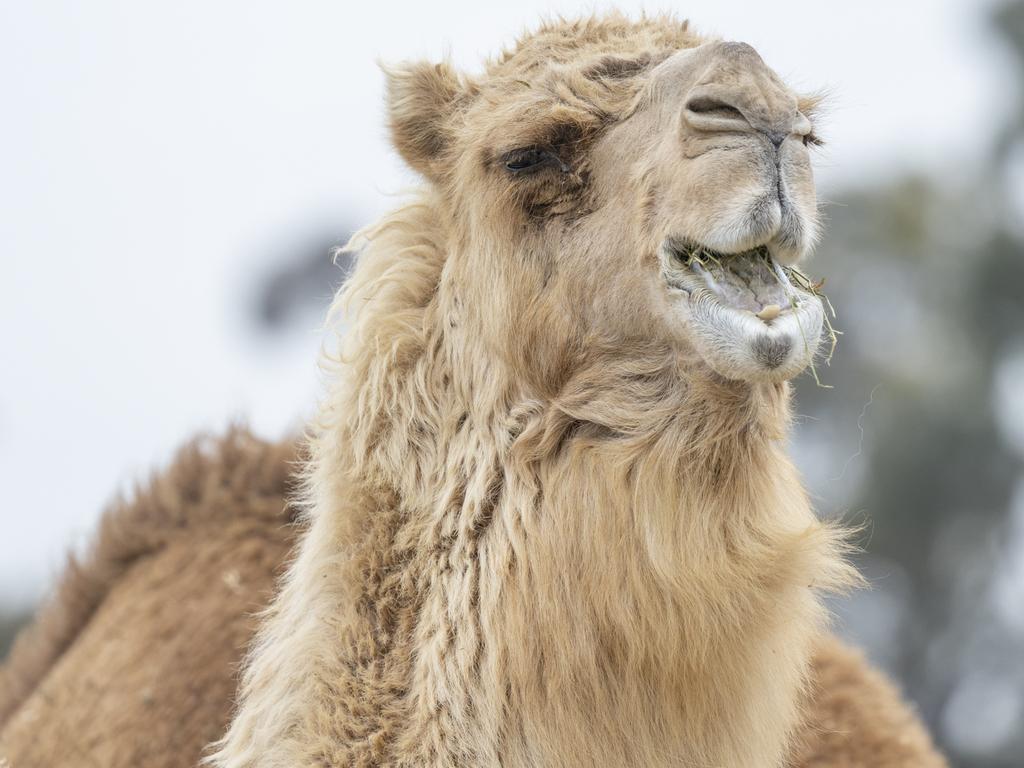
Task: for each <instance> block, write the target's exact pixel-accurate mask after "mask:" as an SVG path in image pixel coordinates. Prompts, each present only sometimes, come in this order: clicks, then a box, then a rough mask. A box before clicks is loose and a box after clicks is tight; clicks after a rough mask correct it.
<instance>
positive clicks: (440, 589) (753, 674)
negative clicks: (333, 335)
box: [211, 197, 850, 768]
mask: <svg viewBox="0 0 1024 768" xmlns="http://www.w3.org/2000/svg"><path fill="white" fill-rule="evenodd" d="M439 218H440V217H439V203H438V202H437V201H436V200H434V199H433V198H431V197H424V198H422V199H421V200H420V201H418V202H417V203H415V204H412V205H410V206H407V207H406V208H404V209H402V210H400V211H399V212H397V213H396V214H394V215H392V216H391V217H390V218H389V219H388V220H386V221H385V222H384V223H383V224H381V225H379V226H378V227H377V228H376V229H374V230H372V231H370V232H369V233H367V235H366V236H365V243H364V251H363V254H362V256H361V258H360V262H359V266H358V268H357V270H356V273H355V274H354V276H353V277H352V279H351V281H350V283H349V285H348V287H347V289H346V291H345V293H344V295H343V296H342V297H341V298H340V299H339V303H338V306H339V307H341V306H343V305H344V306H346V307H347V311H348V312H349V313H350V314H349V318H350V325H349V331H348V342H347V344H346V346H345V348H344V352H343V353H342V354H341V356H340V358H339V359H336V360H332V361H329V367H330V369H331V370H332V372H333V374H334V384H333V387H332V389H331V391H330V393H329V395H328V397H327V399H326V402H325V403H324V405H323V408H322V411H321V418H320V419H319V421H318V423H317V425H316V427H315V430H314V435H313V438H312V446H313V456H314V460H313V462H312V465H311V467H310V469H309V472H308V478H307V499H306V505H307V506H306V508H307V512H308V526H309V527H308V531H307V533H306V535H305V538H304V541H303V544H302V546H301V550H300V552H299V554H298V557H297V559H296V561H295V562H294V563H293V565H292V567H291V569H290V571H289V573H288V575H287V577H286V580H285V582H284V584H283V585H282V589H281V592H280V594H279V596H278V598H277V599H276V601H275V603H274V605H273V607H272V609H271V612H270V614H269V616H268V618H267V620H266V622H265V626H264V628H263V631H262V632H261V634H260V637H259V640H258V643H257V645H256V646H255V648H254V649H253V651H252V654H251V658H250V662H249V665H248V668H247V671H246V674H245V678H244V683H243V687H242V695H241V700H240V708H239V711H238V714H237V716H236V718H235V720H234V723H233V725H232V726H231V729H230V731H229V732H228V734H227V735H226V736H225V738H224V739H223V741H222V742H221V743H220V744H219V745H218V751H217V753H216V755H214V756H213V757H212V758H211V762H212V764H214V765H217V766H231V767H232V768H241V766H261V767H262V768H271V767H280V768H284V767H285V766H288V767H289V768H291V767H292V766H297V765H332V766H348V765H394V766H414V765H416V766H421V765H437V766H465V765H480V766H483V765H494V766H497V765H502V766H523V767H524V768H525V766H582V765H605V766H662V765H664V766H668V765H673V766H679V765H685V766H744V767H746V766H779V765H781V764H782V762H783V760H784V755H785V752H786V749H787V739H788V737H789V734H790V733H791V731H792V729H793V727H794V725H795V723H796V722H797V719H798V716H799V713H798V706H797V702H798V700H799V698H800V695H801V693H802V687H803V680H804V674H805V667H806V664H807V660H808V655H809V646H810V643H811V642H812V640H813V638H814V636H815V634H816V633H817V632H818V630H819V628H820V626H821V624H822V621H823V611H822V608H821V606H820V604H819V601H818V599H817V597H816V595H815V592H816V590H817V589H819V588H820V589H829V588H834V587H836V586H838V585H841V584H842V583H844V582H846V581H848V580H849V579H850V573H849V571H848V570H847V567H846V566H845V565H844V564H843V561H842V559H841V557H840V554H839V553H840V549H841V544H840V540H839V538H838V536H837V534H836V533H835V532H833V531H831V530H830V529H828V528H826V527H823V526H822V525H821V524H820V523H818V522H817V521H816V519H815V518H814V516H813V514H812V513H811V511H810V508H809V505H808V503H807V500H806V498H805V496H804V493H803V491H802V490H801V487H800V484H799V481H798V478H797V477H796V475H795V472H794V470H793V468H792V466H791V464H790V463H789V461H788V460H787V459H786V457H785V455H784V453H783V452H782V450H781V448H780V446H779V442H780V440H781V439H782V437H783V435H784V431H785V428H786V424H787V421H788V405H787V401H788V388H787V387H786V386H785V385H781V386H774V385H773V386H764V387H751V386H750V385H747V384H739V383H733V382H726V381H724V380H721V379H716V378H715V377H713V376H711V375H710V374H704V373H698V374H695V373H694V372H693V370H692V368H693V367H694V363H693V361H685V360H680V359H678V356H673V355H672V354H669V352H668V351H667V350H664V349H660V348H657V347H653V346H651V345H645V344H643V343H642V342H639V341H638V342H637V344H636V345H628V346H629V348H628V350H626V351H623V349H622V348H621V346H622V345H620V346H619V348H617V349H616V348H611V347H609V348H608V349H602V348H601V347H600V345H595V347H594V349H593V350H591V351H588V352H587V353H585V354H582V353H581V354H580V355H579V356H578V358H577V359H574V360H573V361H572V364H571V365H568V364H566V366H565V371H564V373H563V374H562V375H561V376H560V378H559V380H558V382H557V386H556V387H555V388H554V390H553V391H552V392H549V393H547V394H539V393H538V390H537V388H536V387H534V386H532V385H530V384H529V383H527V382H523V381H521V380H520V379H519V378H518V377H517V376H516V374H515V371H514V369H513V366H510V365H508V364H507V363H505V362H503V361H502V358H501V355H500V354H498V353H496V352H495V351H494V350H491V349H487V348H486V344H485V343H484V342H483V341H481V339H482V338H484V337H483V336H482V335H481V334H480V333H479V332H478V330H479V329H478V327H477V326H476V321H475V320H474V318H472V317H471V316H470V315H468V314H467V313H466V312H465V310H464V309H463V307H464V306H465V303H464V302H462V301H461V300H460V299H461V297H460V296H459V295H458V294H457V292H456V291H455V288H454V281H453V280H451V279H450V275H448V271H449V270H450V269H451V260H450V259H447V258H446V256H447V249H448V248H449V247H450V246H449V244H448V243H446V242H445V239H444V237H443V235H442V231H441V228H440V227H439V225H438V224H437V222H438V220H439Z"/></svg>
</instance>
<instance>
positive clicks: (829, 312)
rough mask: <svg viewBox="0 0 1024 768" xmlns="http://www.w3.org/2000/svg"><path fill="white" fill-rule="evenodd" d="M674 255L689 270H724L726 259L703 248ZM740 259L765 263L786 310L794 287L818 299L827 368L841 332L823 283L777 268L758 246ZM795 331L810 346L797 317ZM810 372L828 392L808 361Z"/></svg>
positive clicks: (792, 305)
mask: <svg viewBox="0 0 1024 768" xmlns="http://www.w3.org/2000/svg"><path fill="white" fill-rule="evenodd" d="M677 255H678V257H679V258H680V260H681V261H682V262H683V263H684V264H686V266H688V267H692V266H693V265H694V263H696V264H697V265H698V266H699V267H700V268H704V267H705V266H706V265H707V264H708V263H709V262H710V263H712V264H714V265H715V266H716V267H718V268H719V269H725V266H724V265H723V264H722V260H723V259H729V258H730V256H728V255H725V254H720V253H717V252H715V251H712V250H710V249H708V248H704V247H703V246H687V247H686V248H685V249H683V250H681V251H678V252H677ZM742 255H751V256H754V257H760V258H762V259H764V260H765V261H766V262H767V263H768V266H769V269H770V271H771V273H772V274H773V275H775V277H776V280H778V282H779V284H780V285H782V287H783V289H784V290H785V291H786V293H787V295H788V296H789V303H790V308H792V309H796V303H797V302H796V296H795V295H794V294H793V292H792V289H793V287H794V286H795V287H796V288H799V289H800V290H801V291H803V292H805V293H809V294H811V295H812V296H816V297H818V299H820V300H821V301H822V303H823V304H824V305H825V308H826V311H825V312H824V313H823V316H824V318H825V331H826V333H827V334H828V340H829V347H828V352H827V353H826V354H825V356H824V358H823V359H824V361H825V365H831V364H832V356H833V355H834V354H835V351H836V346H837V345H838V344H839V337H840V336H842V335H843V332H842V331H840V330H837V329H836V327H835V325H834V324H833V323H832V321H833V320H835V319H836V310H835V307H833V306H832V301H831V300H830V299H829V297H828V294H826V293H825V292H824V291H823V290H822V288H823V287H824V285H825V279H824V278H822V279H821V280H818V281H814V280H812V279H811V278H810V277H809V276H808V275H806V274H804V273H803V272H801V271H800V270H799V269H797V268H796V267H791V266H783V265H781V264H778V263H777V262H776V261H775V260H774V259H772V257H771V254H769V252H768V248H767V247H766V246H763V245H761V246H758V247H757V248H755V249H754V250H753V251H750V252H748V254H742ZM797 327H799V328H800V335H801V336H803V340H804V348H805V349H807V348H809V347H810V343H809V342H808V340H807V336H806V334H805V333H804V329H803V327H802V326H800V320H799V316H797ZM810 368H811V375H812V376H814V383H815V384H817V385H818V386H819V387H821V388H823V389H832V385H831V384H823V383H822V381H821V378H820V377H819V376H818V370H817V366H816V365H815V364H814V361H813V360H811V365H810Z"/></svg>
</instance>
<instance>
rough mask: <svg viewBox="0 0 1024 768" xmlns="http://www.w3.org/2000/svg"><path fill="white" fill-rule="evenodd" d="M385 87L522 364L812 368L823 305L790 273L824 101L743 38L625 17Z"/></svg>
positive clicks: (769, 374)
mask: <svg viewBox="0 0 1024 768" xmlns="http://www.w3.org/2000/svg"><path fill="white" fill-rule="evenodd" d="M388 77H389V110H390V115H389V117H390V124H391V130H392V135H393V139H394V142H395V145H396V146H397V148H398V150H399V152H400V153H401V154H402V156H403V157H404V159H405V160H406V161H407V162H408V163H409V165H411V166H412V167H413V168H414V169H415V170H417V171H419V172H420V173H421V174H422V175H423V176H424V177H426V178H427V179H428V180H429V181H430V182H432V184H433V186H434V188H435V189H436V191H437V193H438V197H439V199H440V200H441V207H442V209H443V210H442V212H441V213H440V214H439V215H440V216H441V217H442V218H443V226H444V228H445V232H446V239H447V244H446V249H447V252H448V261H449V263H448V264H447V265H446V267H445V269H446V272H447V273H448V277H449V278H450V280H451V284H452V285H457V286H458V294H459V295H458V299H457V301H458V306H459V307H460V311H461V312H462V313H463V314H464V315H466V316H467V317H464V318H462V319H464V320H472V319H473V318H475V326H474V328H475V329H476V330H477V331H479V333H480V334H481V335H482V337H483V338H484V340H485V341H488V340H489V341H492V342H494V343H493V345H492V348H500V349H501V350H502V354H505V355H506V356H509V357H510V361H511V362H512V363H513V364H515V365H516V366H517V368H518V369H520V370H525V371H527V372H529V371H531V370H532V371H533V372H534V374H535V378H536V379H537V380H538V381H540V382H542V383H544V379H545V377H547V378H548V379H550V378H551V376H552V375H555V374H552V373H551V372H552V371H556V372H557V371H562V370H566V369H571V368H572V362H571V361H572V359H573V358H574V356H575V357H581V356H586V355H588V354H591V355H592V353H593V350H594V349H597V348H601V349H605V350H609V349H620V350H628V349H639V348H643V349H645V350H650V349H652V348H653V347H657V348H659V349H661V350H670V351H671V354H672V355H674V356H675V358H676V359H683V360H688V361H690V363H691V364H687V365H683V366H679V370H681V371H683V372H684V375H694V373H693V372H694V371H697V372H698V373H703V374H705V375H707V374H709V373H713V374H717V375H720V376H724V377H726V378H728V379H733V380H741V381H747V382H779V381H782V380H786V379H789V378H791V377H793V376H795V375H796V374H798V373H799V372H801V371H802V370H803V369H804V368H805V367H806V366H807V365H808V364H809V363H810V362H811V360H812V358H813V356H814V354H815V351H816V349H817V346H818V339H819V335H820V333H821V329H822V322H823V317H824V315H823V310H822V305H821V302H820V300H819V299H818V298H817V297H816V296H815V295H813V294H812V293H811V292H809V291H807V290H803V289H802V288H801V286H800V284H799V283H795V282H794V281H791V280H790V279H789V275H790V274H791V273H790V270H791V268H792V267H793V265H794V264H796V263H797V262H798V261H799V260H801V259H802V258H804V257H805V256H806V255H807V254H808V253H809V252H810V251H811V249H812V246H813V244H814V241H815V238H816V236H817V233H818V217H817V204H816V198H815V190H814V182H813V179H812V172H811V161H810V156H809V149H810V147H811V145H813V144H815V143H816V141H817V139H816V138H815V135H814V133H813V126H812V122H811V114H810V113H811V108H812V107H813V103H814V102H813V100H812V99H802V98H801V97H800V96H798V95H797V94H796V93H794V92H793V91H792V90H791V89H790V88H788V87H787V86H786V85H785V84H784V83H783V82H782V80H781V79H780V78H779V77H778V75H776V74H775V73H774V72H773V71H772V70H771V69H769V67H768V66H767V65H766V64H765V63H764V61H762V59H761V57H760V56H759V55H758V54H757V52H756V51H755V50H754V49H753V48H751V47H750V46H749V45H747V44H745V43H739V42H723V41H717V40H703V39H701V38H699V37H697V36H696V35H695V34H694V33H693V32H691V31H690V30H689V29H688V28H687V26H686V24H682V23H679V22H677V21H675V20H666V19H645V20H643V21H640V22H630V21H627V20H625V19H623V18H621V17H618V18H616V17H613V18H612V19H610V20H609V19H603V20H601V21H584V22H578V23H559V24H557V25H551V26H548V27H544V28H542V29H541V30H539V31H538V32H536V33H534V34H532V35H530V36H528V37H526V38H524V39H522V40H521V41H520V42H519V43H518V45H517V46H516V47H515V48H514V49H513V50H511V51H509V52H507V53H505V54H504V55H503V56H502V57H501V58H499V59H497V60H495V61H493V62H491V63H490V64H489V65H488V66H487V68H486V70H485V72H484V73H483V74H482V75H479V76H475V77H470V76H466V75H463V74H460V73H458V72H456V71H455V70H454V69H453V68H452V67H451V66H450V65H448V64H445V63H442V64H428V63H418V64H409V65H404V66H400V67H397V68H394V69H391V70H389V71H388ZM804 285H806V284H804ZM547 383H548V384H550V385H553V386H557V385H558V382H557V381H548V382H547Z"/></svg>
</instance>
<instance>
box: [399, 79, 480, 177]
mask: <svg viewBox="0 0 1024 768" xmlns="http://www.w3.org/2000/svg"><path fill="white" fill-rule="evenodd" d="M383 69H384V74H385V75H386V76H387V92H388V96H387V98H388V123H389V125H390V128H391V141H392V143H393V144H394V145H395V149H397V150H398V153H399V154H400V155H401V156H402V159H404V160H405V162H407V163H408V164H409V165H410V166H411V167H412V168H413V170H415V171H418V172H419V173H422V174H423V175H424V176H426V177H427V178H429V179H435V178H436V177H437V175H438V174H437V172H436V169H437V167H438V166H437V162H436V161H437V160H438V159H439V158H440V157H441V155H442V154H443V153H444V151H445V150H446V149H447V148H448V145H449V143H450V141H451V134H450V126H449V120H450V118H451V116H452V113H453V112H454V110H455V105H456V102H458V100H459V98H460V97H461V96H462V95H463V85H462V81H461V79H460V78H459V75H458V73H457V72H456V71H455V70H454V69H453V68H452V66H451V65H450V64H448V63H447V62H442V63H440V64H431V63H429V62H426V61H423V62H409V63H404V64H399V65H398V66H394V67H383Z"/></svg>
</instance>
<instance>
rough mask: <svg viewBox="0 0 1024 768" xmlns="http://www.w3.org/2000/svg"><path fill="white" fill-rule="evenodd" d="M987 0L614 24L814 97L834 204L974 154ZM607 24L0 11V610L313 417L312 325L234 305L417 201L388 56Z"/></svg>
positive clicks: (491, 45)
mask: <svg viewBox="0 0 1024 768" xmlns="http://www.w3.org/2000/svg"><path fill="white" fill-rule="evenodd" d="M990 4H991V3H988V2H977V1H976V0H975V1H972V0H927V1H926V0H910V1H907V0H903V1H901V2H893V1H892V0H889V1H888V2H861V3H829V2H823V1H822V0H814V1H808V2H798V1H797V0H774V1H773V2H771V3H763V2H751V0H742V1H741V0H694V1H693V2H688V3H686V4H671V3H665V4H659V3H646V4H643V5H640V4H637V3H631V2H624V3H618V4H616V5H617V7H619V8H621V9H623V10H625V11H627V12H629V13H636V12H638V10H639V9H640V8H641V7H646V8H647V9H648V10H650V11H657V10H674V11H676V12H677V13H678V14H679V15H680V16H683V17H689V18H690V19H692V20H693V22H694V23H695V24H696V26H697V28H698V29H700V30H702V31H707V32H713V33H717V34H720V35H723V36H725V37H728V38H732V39H737V40H744V41H747V42H749V43H751V44H753V45H754V46H755V47H756V48H757V49H758V50H759V51H760V53H761V54H762V56H763V57H764V58H765V60H766V61H767V62H768V63H769V64H770V65H771V66H773V67H774V68H775V69H776V70H777V71H778V72H780V74H782V75H783V76H784V77H786V78H787V79H788V80H789V81H790V83H791V84H793V85H795V86H797V87H800V88H805V89H808V90H810V89H818V88H823V87H824V88H828V89H829V90H830V91H831V92H832V94H833V98H832V108H831V110H830V113H829V116H828V119H827V121H826V123H825V125H824V126H823V129H822V131H821V132H822V133H823V134H824V136H825V138H826V139H827V140H828V147H827V149H826V150H824V151H823V152H822V153H821V154H820V155H819V159H820V162H819V167H818V172H819V178H820V180H821V183H822V189H823V192H824V196H825V197H826V198H827V197H828V195H829V191H830V190H836V189H837V188H840V187H841V186H842V185H843V184H844V183H849V182H856V181H857V180H860V179H864V178H866V177H872V176H877V175H878V174H885V173H894V172H896V171H900V170H907V169H923V170H927V171H929V172H932V173H935V174H939V175H941V174H948V175H949V176H950V177H951V178H953V177H955V176H956V174H957V172H958V169H960V168H962V167H964V166H965V165H966V164H969V163H970V162H971V159H972V158H973V157H976V156H977V155H978V153H979V152H980V151H981V149H982V148H983V147H984V145H985V142H986V139H987V138H988V137H989V136H991V133H992V131H993V129H994V128H995V126H996V125H998V123H999V118H1000V115H1001V114H1003V113H1005V110H1006V109H1007V106H1006V105H1005V104H1004V105H1002V106H998V105H999V99H1000V97H1001V95H1002V94H1001V93H1000V83H1001V82H1002V81H1003V78H1004V77H1005V73H1006V59H1005V56H1006V53H1005V51H1003V50H1002V49H1000V48H999V47H997V46H996V45H995V43H994V42H993V40H992V39H991V38H989V37H986V36H985V30H984V27H983V25H982V14H981V11H982V10H983V9H984V8H985V7H987V6H989V5H990ZM354 6H355V7H354ZM602 7H606V5H605V4H579V3H571V2H547V3H541V2H536V1H534V0H520V1H519V2H516V3H503V4H501V5H500V6H497V5H487V4H484V3H473V2H466V1H465V0H458V1H456V2H440V1H438V2H433V3H409V4H403V3H388V2H373V3H358V4H356V3H342V2H323V1H321V2H315V1H313V0H310V1H309V2H295V3H280V2H253V1H252V0H245V1H244V2H243V1H242V0H233V1H231V2H228V1H222V2H216V3H210V2H201V1H199V0H181V1H179V2H175V3H160V4H157V3H148V2H113V1H112V0H92V2H89V3H78V2H73V1H72V0H67V1H66V2H47V1H45V0H33V2H23V3H12V2H9V3H4V4H3V5H2V6H0V100H2V101H0V104H2V108H3V119H2V120H0V260H2V262H0V263H2V270H0V483H2V487H3V488H4V489H5V493H4V498H3V504H2V506H0V601H3V600H5V599H9V600H20V601H27V600H31V599H35V598H37V597H38V596H39V595H40V594H41V592H42V590H43V589H44V588H45V587H46V585H47V584H48V583H49V582H50V580H51V579H52V577H53V576H54V575H55V574H56V573H58V572H59V569H60V566H61V563H62V559H63V555H64V553H65V552H66V551H67V550H68V548H69V547H72V546H80V545H81V543H82V542H83V541H84V540H86V539H87V537H88V534H89V532H90V530H91V529H92V527H93V525H94V524H95V521H96V519H97V517H98V515H99V513H100V511H101V509H102V507H103V505H104V504H105V502H106V501H107V500H108V499H110V498H111V497H112V496H113V495H114V494H115V493H116V492H117V491H125V490H128V489H130V487H131V484H132V483H133V482H134V481H136V480H139V479H142V478H144V477H145V476H146V474H147V473H148V472H149V471H150V470H151V469H152V468H154V467H155V466H156V465H158V464H159V463H161V462H164V461H166V460H167V458H168V457H169V456H170V455H171V453H172V451H173V449H174V447H175V446H177V445H179V444H181V443H182V442H183V441H184V440H186V439H187V438H188V437H189V436H190V435H192V434H194V433H195V432H196V431H198V430H201V429H223V427H224V425H225V424H226V423H227V422H228V421H229V420H231V419H245V420H248V421H249V422H250V423H251V424H252V425H253V426H254V427H255V428H256V429H257V431H258V432H260V433H261V434H264V435H267V436H279V435H281V434H283V432H284V431H285V430H286V429H288V428H289V427H296V426H298V425H299V424H300V423H301V422H302V420H303V418H305V417H306V416H308V415H309V413H310V412H311V410H312V409H313V407H314V404H315V400H316V397H317V392H318V382H317V372H316V352H317V349H318V345H319V337H318V335H317V333H316V324H317V320H316V318H312V317H311V318H310V319H309V324H308V330H305V331H303V330H300V331H296V332H292V333H289V334H284V335H282V336H280V337H279V338H277V339H276V340H273V341H266V340H263V341H261V340H259V339H257V338H256V337H254V336H253V335H252V334H251V333H249V331H248V330H247V329H246V326H245V314H244V313H245V301H246V297H247V296H250V295H251V292H252V290H253V289H254V283H255V276H256V274H257V273H258V272H259V269H258V268H259V267H261V266H265V265H266V264H267V263H268V262H269V261H270V260H272V259H273V257H274V255H275V254H280V253H282V252H283V253H289V252H291V251H290V250H289V244H299V243H302V242H303V239H304V237H308V236H309V234H310V233H313V234H314V235H316V234H319V233H324V232H331V233H333V232H336V233H337V237H339V238H340V237H341V236H342V235H343V234H344V233H345V231H346V228H347V227H348V226H349V225H350V224H352V223H362V222H365V221H368V220H369V219H371V218H373V217H375V216H377V215H379V214H381V213H382V212H384V211H385V210H387V209H388V208H389V207H390V206H392V205H394V204H395V197H394V195H395V193H397V192H400V191H401V190H402V189H403V188H405V187H407V186H408V185H409V184H410V183H412V182H413V181H414V178H413V177H412V175H411V174H409V173H408V172H406V171H404V170H403V169H402V168H401V166H400V164H399V162H398V160H397V158H396V157H395V155H394V154H393V153H392V152H391V151H390V150H389V149H388V147H387V144H386V142H385V134H384V130H383V116H382V77H381V75H380V73H379V70H378V68H377V65H376V62H377V61H378V60H381V61H396V60H400V59H403V58H415V57H430V58H438V57H440V56H442V55H444V54H445V53H446V52H448V53H450V54H451V56H452V57H453V58H454V60H455V61H456V62H457V63H458V64H459V65H461V66H464V67H467V68H470V69H472V68H474V67H476V66H477V64H478V62H479V61H480V59H481V58H482V57H484V56H486V55H488V54H490V53H494V52H496V51H497V49H498V48H499V47H500V46H501V45H502V44H507V43H509V42H511V40H512V39H513V38H514V36H515V34H516V33H517V32H518V31H520V30H521V29H523V28H525V27H528V26H529V25H531V24H532V23H534V22H535V20H537V19H538V18H539V17H540V16H541V15H542V14H549V15H550V14H555V13H562V14H566V15H577V14H579V13H580V12H581V11H587V10H591V9H594V8H602ZM293 247H294V246H293Z"/></svg>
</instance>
